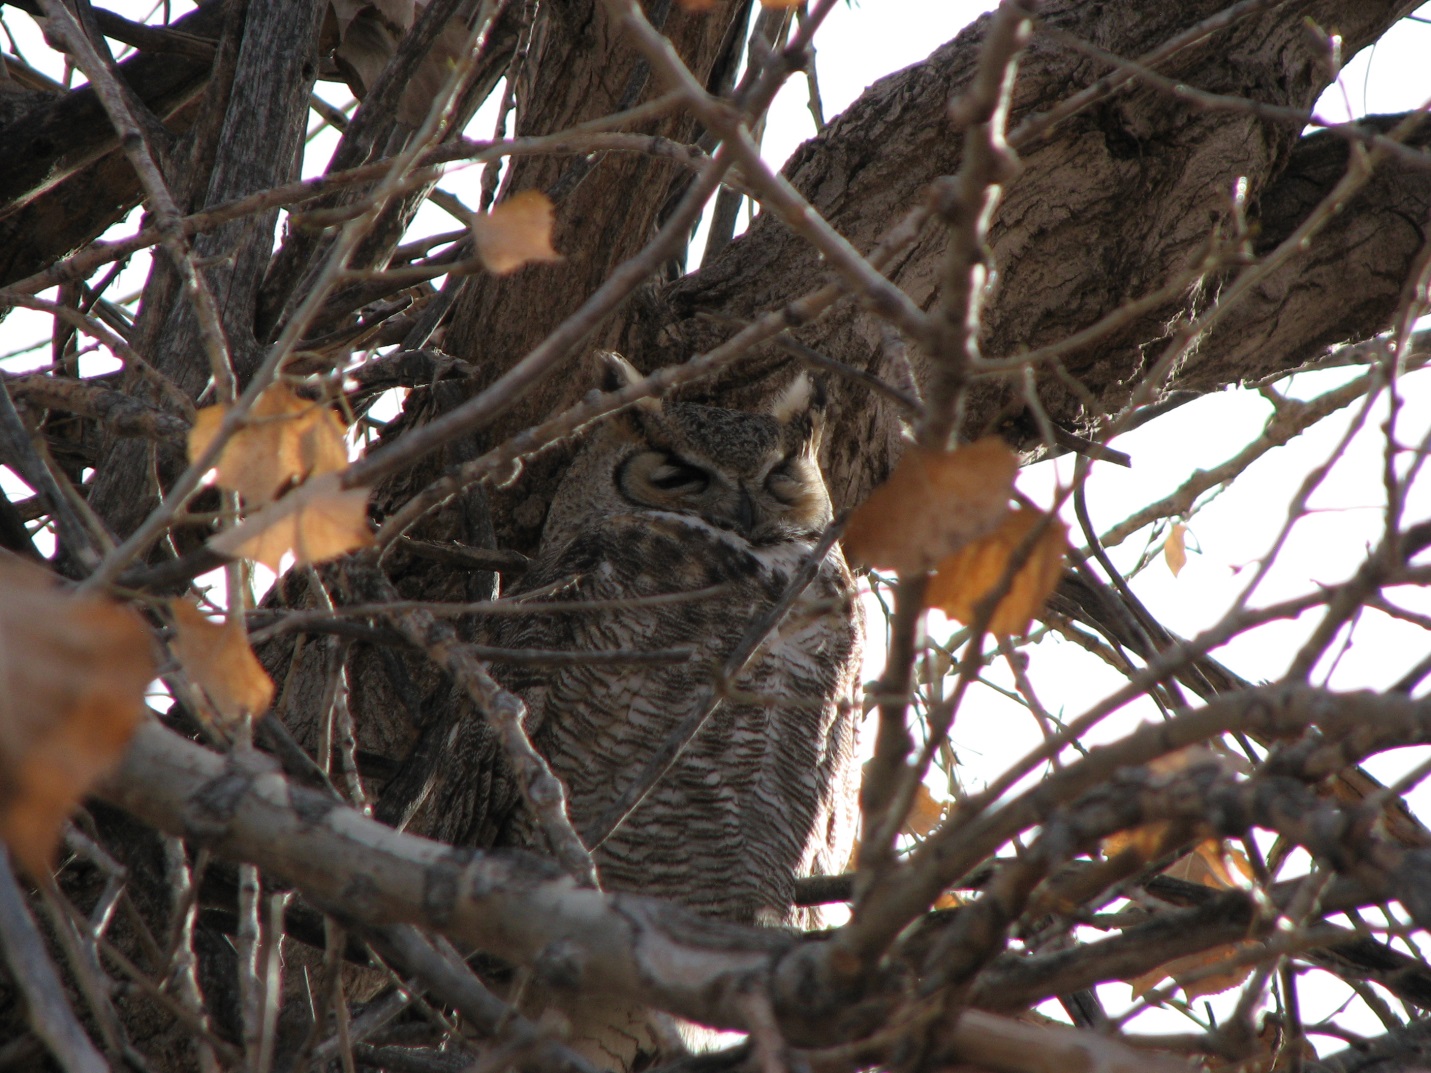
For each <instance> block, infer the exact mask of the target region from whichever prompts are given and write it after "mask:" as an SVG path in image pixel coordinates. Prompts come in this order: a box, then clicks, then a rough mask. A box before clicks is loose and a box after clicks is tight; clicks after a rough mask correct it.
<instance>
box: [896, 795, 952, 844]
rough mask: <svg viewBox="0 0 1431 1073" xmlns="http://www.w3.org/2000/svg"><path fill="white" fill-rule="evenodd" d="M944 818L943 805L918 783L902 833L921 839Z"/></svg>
mask: <svg viewBox="0 0 1431 1073" xmlns="http://www.w3.org/2000/svg"><path fill="white" fill-rule="evenodd" d="M943 818H944V803H943V802H941V801H937V800H935V797H934V795H933V794H931V793H930V792H929V787H927V786H925V785H924V783H922V782H921V783H920V784H919V786H918V787H917V788H916V789H915V791H914V800H913V801H911V802H910V804H909V813H908V814H907V815H906V816H905V817H904V833H905V834H907V835H914V836H915V837H917V838H923V837H924V836H925V835H927V834H928V833H929V832H930V831H932V830H934V828H936V827H938V826H939V821H940V820H941V819H943Z"/></svg>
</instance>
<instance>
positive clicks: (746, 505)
mask: <svg viewBox="0 0 1431 1073" xmlns="http://www.w3.org/2000/svg"><path fill="white" fill-rule="evenodd" d="M754 529H755V500H753V499H751V498H750V493H749V492H747V491H746V490H745V489H744V488H742V489H741V490H740V498H739V499H738V500H736V504H735V530H736V532H739V533H749V532H752V531H753V530H754Z"/></svg>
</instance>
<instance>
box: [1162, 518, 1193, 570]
mask: <svg viewBox="0 0 1431 1073" xmlns="http://www.w3.org/2000/svg"><path fill="white" fill-rule="evenodd" d="M1187 531H1188V527H1187V526H1185V525H1184V524H1183V523H1182V522H1178V523H1177V524H1175V525H1174V526H1173V528H1172V530H1171V531H1170V532H1169V533H1168V539H1167V540H1165V541H1163V561H1164V562H1165V563H1167V564H1168V569H1169V570H1171V571H1172V572H1173V577H1177V576H1178V575H1179V574H1180V573H1182V570H1183V567H1185V566H1187V564H1188V548H1187Z"/></svg>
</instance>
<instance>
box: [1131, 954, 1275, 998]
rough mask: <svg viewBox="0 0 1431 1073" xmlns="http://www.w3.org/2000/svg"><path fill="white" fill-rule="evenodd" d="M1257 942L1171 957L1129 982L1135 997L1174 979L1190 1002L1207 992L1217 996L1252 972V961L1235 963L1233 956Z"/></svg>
mask: <svg viewBox="0 0 1431 1073" xmlns="http://www.w3.org/2000/svg"><path fill="white" fill-rule="evenodd" d="M1256 945H1257V944H1256V943H1251V942H1241V943H1231V944H1229V945H1227V946H1215V947H1213V948H1212V949H1211V950H1204V951H1203V952H1202V953H1200V954H1189V955H1187V956H1186V957H1180V958H1174V959H1173V960H1172V961H1169V962H1167V963H1166V964H1164V965H1159V966H1158V967H1157V968H1156V969H1153V970H1152V971H1151V972H1145V973H1143V974H1142V975H1141V976H1135V977H1134V978H1133V979H1131V980H1129V981H1128V984H1129V986H1130V987H1132V989H1133V997H1134V998H1135V999H1139V998H1142V997H1143V996H1144V995H1146V994H1147V993H1148V992H1149V991H1151V990H1153V988H1155V987H1157V986H1158V985H1159V984H1161V983H1162V982H1163V981H1164V980H1173V981H1175V982H1176V983H1177V984H1178V986H1179V987H1180V988H1181V989H1182V992H1183V994H1184V995H1186V996H1187V1000H1188V1001H1189V1002H1194V1001H1196V1000H1197V999H1200V998H1206V997H1207V996H1208V995H1219V994H1221V993H1222V992H1224V991H1230V990H1232V989H1233V988H1234V987H1237V986H1238V985H1239V984H1241V983H1242V982H1243V981H1245V980H1246V979H1247V978H1248V977H1249V976H1251V975H1252V969H1253V965H1254V963H1253V961H1252V960H1250V959H1249V960H1248V961H1246V962H1245V963H1243V964H1234V959H1235V958H1236V957H1237V956H1238V955H1239V954H1241V953H1243V951H1245V950H1248V949H1251V948H1253V947H1255V946H1256ZM1223 966H1225V967H1223ZM1184 977H1186V979H1184Z"/></svg>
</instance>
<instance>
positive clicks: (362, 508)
mask: <svg viewBox="0 0 1431 1073" xmlns="http://www.w3.org/2000/svg"><path fill="white" fill-rule="evenodd" d="M372 542H373V534H372V532H371V531H369V529H368V491H367V489H366V488H353V489H349V490H347V491H345V490H344V489H343V487H342V485H341V484H340V483H339V479H338V475H337V474H336V473H328V474H324V475H323V476H322V477H316V478H314V479H313V480H311V481H308V482H306V483H305V484H304V485H303V486H302V487H301V488H298V489H295V490H294V491H293V492H290V493H289V494H288V495H286V496H284V497H283V498H282V499H280V500H279V501H278V502H277V503H270V504H269V505H268V506H266V507H264V508H263V509H262V510H261V511H259V512H258V513H257V514H252V515H250V516H249V517H248V518H247V519H246V520H245V521H244V522H243V523H241V524H240V525H237V526H235V527H234V528H232V529H226V530H224V531H223V532H222V533H220V534H218V535H217V536H215V537H212V538H210V540H209V547H211V548H213V549H214V551H216V552H218V553H219V554H220V555H227V556H229V557H230V558H235V559H238V558H243V559H253V560H255V561H257V562H260V563H263V565H264V566H266V567H268V568H269V569H270V570H273V571H274V572H277V571H278V569H279V567H280V566H281V564H282V560H283V557H284V555H286V554H287V553H288V552H290V551H291V552H292V553H293V560H294V563H295V565H298V566H302V565H303V564H305V563H318V562H323V561H324V560H325V559H334V558H337V557H338V556H339V555H343V554H344V553H346V552H349V551H353V550H354V549H356V548H365V547H367V546H368V545H370V544H371V543H372Z"/></svg>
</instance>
